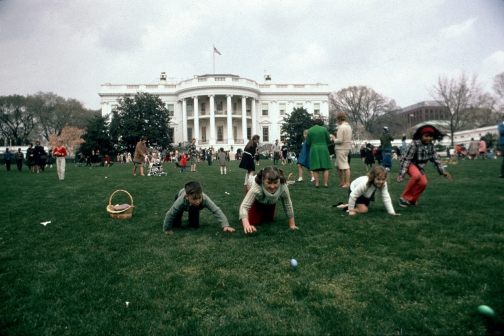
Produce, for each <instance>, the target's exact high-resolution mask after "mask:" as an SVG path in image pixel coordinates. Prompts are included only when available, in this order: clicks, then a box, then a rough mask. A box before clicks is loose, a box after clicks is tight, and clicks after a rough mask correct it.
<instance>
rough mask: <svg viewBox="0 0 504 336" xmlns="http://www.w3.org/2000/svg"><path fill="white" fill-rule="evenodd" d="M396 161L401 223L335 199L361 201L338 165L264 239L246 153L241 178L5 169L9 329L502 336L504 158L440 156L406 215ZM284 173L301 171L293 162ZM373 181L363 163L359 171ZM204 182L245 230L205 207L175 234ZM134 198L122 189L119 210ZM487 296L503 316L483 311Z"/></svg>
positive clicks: (1, 295) (1, 258) (2, 260)
mask: <svg viewBox="0 0 504 336" xmlns="http://www.w3.org/2000/svg"><path fill="white" fill-rule="evenodd" d="M265 163H267V161H262V164H261V166H265ZM393 164H394V172H393V173H392V175H390V182H389V183H390V186H389V190H390V192H391V196H392V198H393V200H394V207H395V209H396V211H397V212H399V213H401V214H402V216H400V217H394V216H390V215H388V214H387V212H386V211H385V207H384V206H383V204H382V202H381V199H378V200H377V202H375V203H374V204H372V205H371V207H370V212H369V213H367V214H365V215H357V216H353V217H349V216H348V214H346V213H344V212H342V211H340V210H337V209H336V208H333V207H332V204H335V203H337V202H338V201H346V199H347V197H346V195H347V190H346V189H342V188H338V187H336V185H337V184H338V183H337V182H336V178H335V176H336V175H335V171H334V170H333V171H332V172H331V177H330V188H329V189H324V188H321V189H315V188H314V185H313V183H310V182H303V183H300V184H295V185H293V186H291V187H290V190H291V196H292V201H293V205H294V212H295V214H296V224H297V225H298V227H299V228H300V229H299V230H297V231H291V230H289V229H288V224H287V219H286V217H285V214H284V213H283V210H282V207H281V206H279V208H278V209H277V216H276V219H275V221H274V222H273V223H271V224H268V225H265V226H262V227H260V228H259V229H258V232H257V233H256V234H253V235H244V234H243V230H242V227H241V223H240V221H239V220H238V208H239V205H240V203H241V201H242V198H243V196H244V186H243V178H244V171H243V170H242V169H239V168H238V163H237V162H231V163H229V165H228V174H227V175H220V173H219V168H218V166H217V165H215V163H214V165H212V166H208V165H207V164H206V163H201V164H199V165H198V168H197V169H198V172H196V173H190V172H187V173H183V174H182V173H179V172H178V170H176V169H175V168H174V167H173V165H166V166H165V171H167V172H168V176H164V177H140V176H136V177H133V176H132V173H131V167H132V166H131V165H126V164H116V165H115V166H113V167H111V168H105V167H99V168H92V169H90V168H89V167H87V168H85V167H74V166H73V165H71V164H69V165H67V173H66V179H65V181H58V178H57V174H56V169H55V168H52V169H48V170H47V171H46V172H44V173H41V174H30V173H29V172H28V171H27V169H26V167H24V171H23V172H21V173H20V172H18V171H16V170H15V166H14V167H13V169H14V170H13V171H11V172H10V173H8V172H6V171H5V167H1V170H0V181H1V186H2V193H1V195H0V199H1V203H0V204H2V207H1V209H2V211H1V213H2V221H1V223H2V224H1V232H0V286H1V288H0V300H1V305H0V334H2V335H5V334H11V335H26V334H57V335H90V334H142V335H166V334H189V333H190V334H198V335H209V334H223V335H229V334H238V335H244V334H246V335H251V334H300V335H319V334H438V335H447V334H452V335H455V334H457V335H458V334H466V335H467V334H480V335H481V334H502V331H503V330H504V324H503V317H504V314H503V311H504V221H503V219H502V217H503V206H502V205H503V204H504V193H503V191H504V180H503V179H499V178H497V177H498V175H499V167H500V164H501V161H500V160H486V161H481V160H480V161H468V160H466V161H460V162H459V164H457V165H449V167H448V170H449V171H450V172H451V173H452V176H453V181H451V182H450V181H447V180H446V179H444V178H442V177H441V176H439V175H438V174H437V173H436V172H435V171H434V168H433V167H432V165H430V164H429V166H428V168H427V172H428V179H429V183H430V184H429V186H428V187H427V189H426V191H425V192H424V194H423V195H422V197H421V198H420V205H419V206H417V207H409V208H407V209H403V208H399V207H398V205H397V199H398V197H399V195H400V194H401V192H402V188H404V186H405V183H402V184H398V183H396V182H395V177H396V175H397V165H398V163H397V161H394V163H393ZM284 168H285V171H286V172H287V175H288V174H289V173H291V172H293V173H294V174H293V176H294V175H295V176H297V167H295V166H294V165H290V166H285V167H284ZM364 174H365V169H364V164H363V163H362V162H360V161H358V160H357V159H354V160H353V161H352V179H354V178H356V177H358V176H362V175H364ZM105 177H107V178H105ZM307 177H308V175H307V174H306V172H305V181H307V180H309V179H307ZM291 179H292V178H291ZM189 180H198V181H200V182H201V183H202V185H203V188H204V192H205V193H206V194H207V195H208V196H209V197H210V198H211V199H212V200H213V201H214V202H215V203H216V204H217V205H218V206H220V207H221V209H222V210H223V211H224V213H225V214H226V215H227V216H228V219H229V221H230V223H231V226H233V227H234V228H235V229H237V231H236V232H234V233H224V232H222V230H221V229H220V225H219V224H218V223H217V221H216V220H215V218H213V216H212V215H211V214H210V212H208V211H207V210H204V211H203V212H202V213H201V224H202V227H201V228H200V229H199V230H195V229H188V228H179V229H175V230H174V231H175V233H174V234H173V235H170V236H169V235H165V234H163V233H162V223H163V219H164V215H165V213H166V211H167V210H168V209H169V207H170V206H171V204H172V203H173V196H174V194H175V192H177V191H178V190H180V189H181V188H182V186H183V184H184V183H185V182H187V181H189ZM117 189H125V190H127V191H129V192H130V193H131V194H132V196H133V197H134V204H135V207H136V208H135V210H134V211H133V217H132V218H131V219H111V218H109V216H108V213H107V212H106V209H105V208H106V206H107V204H108V200H109V197H110V195H111V194H112V193H113V192H114V191H115V190H117ZM226 192H228V193H229V195H227V194H226ZM126 201H128V198H127V196H126V195H124V194H117V197H116V198H114V202H113V203H124V202H126ZM186 216H187V215H185V217H184V218H186ZM42 221H51V223H50V224H48V225H47V226H43V225H41V224H40V222H42ZM292 258H295V259H296V260H297V261H298V263H299V266H298V267H297V268H292V267H290V265H289V261H290V259H292ZM126 301H128V302H130V306H129V308H126V306H125V302H126ZM481 304H486V305H488V306H490V307H492V308H493V309H494V310H495V312H496V317H494V318H489V317H485V316H482V315H480V314H479V313H478V312H477V310H476V308H477V307H478V306H479V305H481Z"/></svg>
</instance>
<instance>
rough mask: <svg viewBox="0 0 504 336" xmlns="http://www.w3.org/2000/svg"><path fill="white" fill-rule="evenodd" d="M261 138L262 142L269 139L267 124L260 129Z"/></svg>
mask: <svg viewBox="0 0 504 336" xmlns="http://www.w3.org/2000/svg"><path fill="white" fill-rule="evenodd" d="M262 138H263V141H264V142H268V141H269V128H268V127H267V126H266V127H263V129H262Z"/></svg>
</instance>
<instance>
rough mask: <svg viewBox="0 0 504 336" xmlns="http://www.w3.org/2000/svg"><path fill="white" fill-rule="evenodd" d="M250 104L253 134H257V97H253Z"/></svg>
mask: <svg viewBox="0 0 504 336" xmlns="http://www.w3.org/2000/svg"><path fill="white" fill-rule="evenodd" d="M250 104H251V105H252V134H251V136H253V135H254V134H257V131H256V99H255V98H252V102H251V103H250Z"/></svg>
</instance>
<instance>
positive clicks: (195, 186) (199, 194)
mask: <svg viewBox="0 0 504 336" xmlns="http://www.w3.org/2000/svg"><path fill="white" fill-rule="evenodd" d="M204 208H207V209H208V210H210V212H212V213H213V214H214V216H215V218H217V220H218V221H219V223H220V224H221V226H222V230H223V231H225V232H226V231H227V232H233V231H234V229H233V228H232V227H230V226H229V222H228V220H227V218H226V215H224V213H223V212H222V210H221V209H220V208H219V207H218V206H217V205H215V203H214V202H212V200H211V199H210V198H209V197H208V196H207V195H205V194H204V193H203V188H202V187H201V184H200V183H199V182H196V181H191V182H187V183H186V184H185V185H184V188H183V189H181V190H180V191H179V192H178V193H176V194H175V202H174V203H173V205H172V207H171V208H170V210H169V211H168V212H167V213H166V216H165V220H164V224H163V231H164V233H165V234H173V231H172V228H173V227H180V226H181V223H182V215H183V214H184V211H187V212H189V227H193V228H199V227H200V223H199V213H200V210H202V209H204Z"/></svg>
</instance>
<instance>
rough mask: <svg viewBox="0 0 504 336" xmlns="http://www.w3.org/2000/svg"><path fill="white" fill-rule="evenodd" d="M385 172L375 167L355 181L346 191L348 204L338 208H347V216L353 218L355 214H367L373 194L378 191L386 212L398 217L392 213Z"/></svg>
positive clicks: (373, 197) (379, 167)
mask: <svg viewBox="0 0 504 336" xmlns="http://www.w3.org/2000/svg"><path fill="white" fill-rule="evenodd" d="M386 180H387V171H386V170H385V168H384V167H382V166H376V167H374V168H373V169H371V171H370V172H369V173H368V174H367V176H361V177H359V178H357V179H355V180H354V181H353V182H352V183H351V184H350V188H349V189H348V195H349V197H348V204H343V205H340V206H339V208H345V207H348V214H349V215H350V216H353V215H355V214H357V213H366V212H368V207H369V204H370V202H371V201H374V200H375V193H376V191H377V190H379V191H380V192H381V194H382V199H383V204H385V208H387V212H388V213H389V214H391V215H394V216H399V214H397V213H396V212H395V211H394V206H393V205H392V200H391V198H390V195H389V193H388V189H387V182H386Z"/></svg>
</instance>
